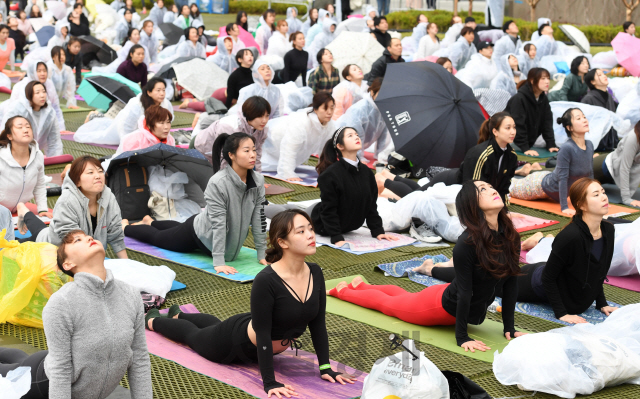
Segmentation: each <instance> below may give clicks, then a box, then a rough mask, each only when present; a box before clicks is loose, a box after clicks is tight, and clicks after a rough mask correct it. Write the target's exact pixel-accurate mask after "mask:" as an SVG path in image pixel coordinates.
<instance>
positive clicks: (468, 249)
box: [327, 181, 523, 352]
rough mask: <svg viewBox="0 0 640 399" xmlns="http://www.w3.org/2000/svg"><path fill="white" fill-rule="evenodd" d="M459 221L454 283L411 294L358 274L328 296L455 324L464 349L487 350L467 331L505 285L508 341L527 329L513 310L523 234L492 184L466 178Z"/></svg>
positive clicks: (411, 319)
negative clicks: (369, 281)
mask: <svg viewBox="0 0 640 399" xmlns="http://www.w3.org/2000/svg"><path fill="white" fill-rule="evenodd" d="M456 210H457V211H458V217H459V218H460V222H461V223H462V224H463V225H464V226H466V227H467V229H466V230H465V232H464V233H462V234H461V235H460V237H459V238H458V242H457V243H456V246H455V247H454V248H453V256H454V257H455V258H456V259H459V261H456V263H455V271H456V275H455V276H456V278H455V279H453V281H452V282H451V284H441V285H434V286H431V287H427V288H425V289H424V290H422V291H420V292H416V293H409V292H406V291H405V290H403V289H402V288H400V287H398V286H395V285H369V284H366V283H364V282H362V280H361V279H360V278H359V277H356V278H355V279H354V280H353V281H352V282H351V284H347V283H346V282H344V281H343V282H341V283H339V284H338V286H337V287H336V288H334V289H332V290H330V291H327V293H328V294H329V295H332V296H335V297H338V298H340V299H342V300H343V301H347V302H351V303H355V304H356V305H359V306H363V307H366V308H369V309H375V310H379V311H381V312H383V313H384V314H386V315H388V316H393V317H397V318H399V319H400V320H403V321H406V322H408V323H413V324H418V325H423V326H437V325H454V324H455V326H456V333H455V335H456V341H457V343H458V345H460V346H461V347H463V348H464V349H465V351H469V350H470V351H471V352H475V351H476V350H480V351H483V352H484V351H486V350H488V349H491V348H489V347H488V346H487V345H486V344H485V343H483V342H481V341H476V340H474V339H473V338H471V337H470V336H469V334H468V333H467V324H481V323H482V322H483V321H484V319H485V316H486V313H487V306H489V305H490V304H491V303H492V302H493V300H494V299H495V297H496V294H495V290H496V287H497V286H499V285H502V286H503V296H502V304H503V312H502V320H503V324H504V336H505V337H506V338H507V339H508V340H510V339H511V338H514V337H519V336H521V335H523V333H521V332H518V331H516V330H515V327H514V320H513V317H514V316H513V314H514V311H515V305H516V296H517V295H518V291H517V290H518V288H517V285H516V276H517V275H518V273H519V272H520V268H519V267H518V262H519V261H518V258H519V256H520V235H519V234H518V232H517V231H516V230H515V228H514V227H513V223H511V219H509V216H508V215H507V208H506V207H505V206H504V202H502V198H501V197H500V195H499V194H498V191H496V190H495V189H494V188H493V187H491V185H490V184H488V183H486V182H483V181H468V182H466V183H464V184H463V185H462V189H461V190H460V192H459V193H458V196H457V197H456Z"/></svg>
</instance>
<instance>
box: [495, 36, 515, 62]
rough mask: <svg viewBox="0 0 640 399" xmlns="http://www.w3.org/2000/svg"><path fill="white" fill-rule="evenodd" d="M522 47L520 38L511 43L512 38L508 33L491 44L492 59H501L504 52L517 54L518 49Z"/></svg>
mask: <svg viewBox="0 0 640 399" xmlns="http://www.w3.org/2000/svg"><path fill="white" fill-rule="evenodd" d="M521 48H522V41H521V40H520V38H518V40H516V43H515V44H514V43H513V39H512V38H511V36H510V35H504V36H502V37H501V38H500V39H499V40H498V41H496V42H495V43H494V46H493V59H494V60H496V63H497V60H499V59H501V58H502V56H503V55H505V54H518V53H519V51H520V49H521Z"/></svg>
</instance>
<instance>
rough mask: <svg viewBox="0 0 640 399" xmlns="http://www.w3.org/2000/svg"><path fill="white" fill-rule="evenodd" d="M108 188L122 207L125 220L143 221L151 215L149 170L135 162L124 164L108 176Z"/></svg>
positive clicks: (121, 211)
mask: <svg viewBox="0 0 640 399" xmlns="http://www.w3.org/2000/svg"><path fill="white" fill-rule="evenodd" d="M107 186H108V187H109V188H110V189H111V191H112V192H113V195H115V197H116V201H118V205H120V214H121V215H122V218H123V219H129V220H131V221H134V220H136V221H137V220H142V218H144V217H145V216H147V215H148V214H149V206H148V205H147V203H148V202H149V198H150V197H151V194H150V191H149V182H148V174H147V169H146V168H144V167H143V166H139V165H137V164H136V163H133V162H131V163H130V162H123V163H122V164H120V165H118V166H117V167H115V168H113V169H112V170H111V172H110V173H109V175H108V176H107Z"/></svg>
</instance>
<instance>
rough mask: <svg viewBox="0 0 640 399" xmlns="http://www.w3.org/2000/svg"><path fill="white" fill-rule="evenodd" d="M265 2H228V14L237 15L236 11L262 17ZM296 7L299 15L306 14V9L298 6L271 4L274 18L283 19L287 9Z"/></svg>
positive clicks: (265, 7)
mask: <svg viewBox="0 0 640 399" xmlns="http://www.w3.org/2000/svg"><path fill="white" fill-rule="evenodd" d="M267 4H268V3H267V2H266V1H254V0H240V1H230V2H229V14H237V13H238V11H244V12H246V13H247V14H249V15H262V13H264V12H265V10H266V9H267ZM289 7H296V8H297V9H298V13H299V14H300V15H304V14H306V13H307V7H305V6H303V5H298V4H281V3H271V8H273V9H274V10H275V11H276V18H277V19H279V18H280V17H284V16H286V15H287V8H289Z"/></svg>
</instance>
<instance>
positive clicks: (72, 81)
mask: <svg viewBox="0 0 640 399" xmlns="http://www.w3.org/2000/svg"><path fill="white" fill-rule="evenodd" d="M47 67H48V68H49V78H50V79H51V81H52V82H53V85H54V86H55V88H56V93H57V94H58V98H65V99H66V100H67V108H68V107H75V106H76V104H77V103H76V75H75V74H74V73H73V71H72V70H71V68H70V67H69V66H68V65H65V64H62V70H60V69H58V67H57V66H56V64H55V63H54V62H53V61H49V62H47Z"/></svg>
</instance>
